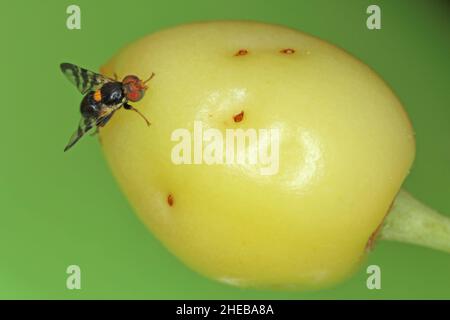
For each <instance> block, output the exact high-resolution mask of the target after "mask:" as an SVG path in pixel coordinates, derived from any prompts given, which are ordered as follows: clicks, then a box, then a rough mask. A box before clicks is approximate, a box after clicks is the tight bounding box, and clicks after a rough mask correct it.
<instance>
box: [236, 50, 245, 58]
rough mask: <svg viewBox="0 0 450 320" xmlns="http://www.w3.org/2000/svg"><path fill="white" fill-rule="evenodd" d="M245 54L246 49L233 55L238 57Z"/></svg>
mask: <svg viewBox="0 0 450 320" xmlns="http://www.w3.org/2000/svg"><path fill="white" fill-rule="evenodd" d="M246 54H248V50H246V49H240V50H239V51H238V52H236V53H235V54H234V55H235V56H236V57H238V56H245V55H246Z"/></svg>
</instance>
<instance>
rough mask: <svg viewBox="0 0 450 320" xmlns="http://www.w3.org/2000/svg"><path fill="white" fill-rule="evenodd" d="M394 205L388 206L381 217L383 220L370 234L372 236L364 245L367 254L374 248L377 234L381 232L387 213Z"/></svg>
mask: <svg viewBox="0 0 450 320" xmlns="http://www.w3.org/2000/svg"><path fill="white" fill-rule="evenodd" d="M393 205H394V202H392V203H391V205H390V206H389V209H388V211H387V212H386V214H385V215H384V217H383V220H382V221H381V223H380V224H379V225H378V227H377V228H376V229H375V231H374V232H372V234H371V235H370V237H369V240H367V243H366V251H367V252H369V251H371V250H372V248H373V247H374V246H375V242H376V240H377V237H378V234H379V233H380V231H381V227H382V226H383V224H384V221H385V220H386V217H387V215H388V214H389V212H391V209H392V206H393Z"/></svg>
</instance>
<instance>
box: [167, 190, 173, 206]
mask: <svg viewBox="0 0 450 320" xmlns="http://www.w3.org/2000/svg"><path fill="white" fill-rule="evenodd" d="M167 204H168V205H169V206H171V207H172V206H173V195H172V194H171V193H170V194H169V195H168V196H167Z"/></svg>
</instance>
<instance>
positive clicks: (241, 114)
mask: <svg viewBox="0 0 450 320" xmlns="http://www.w3.org/2000/svg"><path fill="white" fill-rule="evenodd" d="M243 119H244V111H243V110H242V111H241V112H239V113H238V114H235V115H234V116H233V120H234V122H241V121H242V120H243Z"/></svg>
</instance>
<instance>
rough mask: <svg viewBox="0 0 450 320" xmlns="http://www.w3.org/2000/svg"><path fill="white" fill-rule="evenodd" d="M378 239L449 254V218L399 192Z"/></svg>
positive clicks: (407, 194)
mask: <svg viewBox="0 0 450 320" xmlns="http://www.w3.org/2000/svg"><path fill="white" fill-rule="evenodd" d="M379 239H382V240H393V241H400V242H405V243H411V244H417V245H421V246H424V247H428V248H433V249H436V250H442V251H445V252H448V253H450V218H449V217H447V216H445V215H442V214H440V213H438V212H436V211H435V210H433V209H431V208H429V207H428V206H426V205H424V204H423V203H421V202H420V201H418V200H417V199H415V198H414V197H413V196H411V195H410V194H409V193H408V192H406V191H404V190H400V192H399V193H398V195H397V197H396V198H395V200H394V203H393V205H392V208H391V209H390V211H389V214H388V215H387V217H386V219H385V221H384V224H383V227H382V229H381V232H380V235H379Z"/></svg>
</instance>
